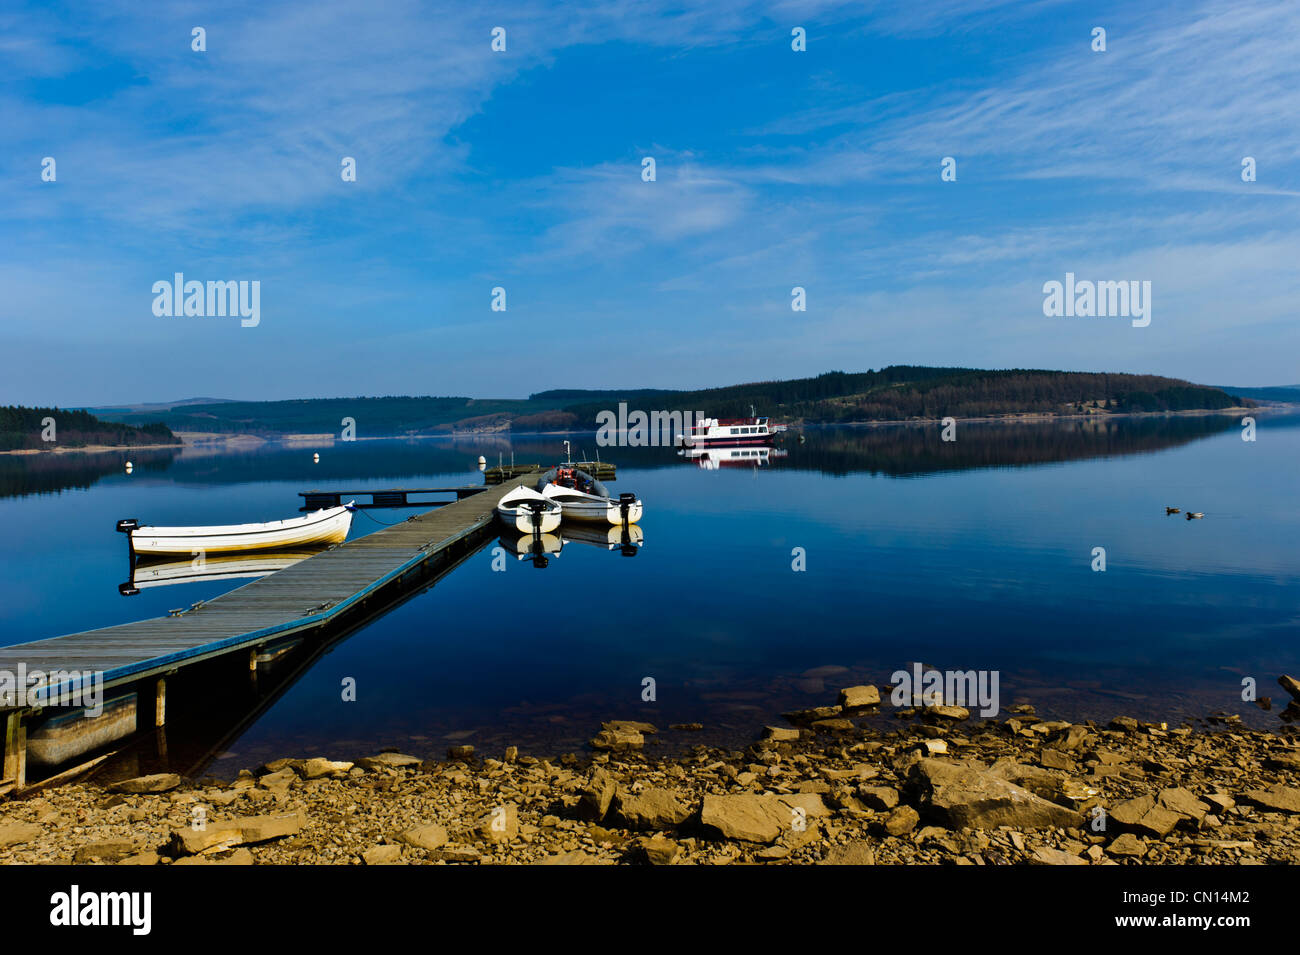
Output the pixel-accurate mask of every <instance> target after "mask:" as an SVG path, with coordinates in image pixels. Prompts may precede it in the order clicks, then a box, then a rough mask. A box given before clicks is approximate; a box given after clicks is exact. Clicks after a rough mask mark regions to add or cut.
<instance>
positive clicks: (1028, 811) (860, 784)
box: [0, 678, 1300, 865]
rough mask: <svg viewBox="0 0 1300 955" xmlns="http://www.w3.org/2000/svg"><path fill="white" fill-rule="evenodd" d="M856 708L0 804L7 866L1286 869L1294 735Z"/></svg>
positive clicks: (66, 791)
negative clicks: (738, 743)
mask: <svg viewBox="0 0 1300 955" xmlns="http://www.w3.org/2000/svg"><path fill="white" fill-rule="evenodd" d="M1284 679H1287V678H1284ZM1284 685H1285V684H1284ZM873 699H875V700H877V701H878V700H879V695H878V691H877V690H876V689H875V688H874V687H850V688H846V689H845V690H844V691H842V692H841V694H840V703H839V704H836V705H830V706H825V707H820V708H817V709H812V710H805V711H800V712H796V713H789V714H786V720H787V723H788V724H789V725H786V726H772V727H767V728H765V729H764V730H762V733H761V738H758V739H756V740H755V741H754V742H753V743H752V744H751V745H749V746H748V747H747V748H746V749H744V750H743V751H731V750H724V749H716V748H710V747H705V746H697V747H694V748H693V749H691V750H689V751H687V752H686V753H684V754H681V755H678V756H671V757H669V756H665V757H651V756H647V755H646V754H645V753H643V752H642V748H643V746H644V744H645V739H646V736H648V735H652V734H654V733H656V732H658V729H657V728H656V727H654V726H652V725H650V724H648V723H644V722H637V721H628V720H612V721H610V722H607V723H605V724H604V725H603V727H602V728H601V730H600V731H599V733H597V734H596V736H595V737H594V738H593V739H592V741H591V751H590V752H588V753H586V754H584V755H582V756H578V755H574V754H569V755H566V756H563V757H560V758H558V759H537V758H533V757H529V756H527V755H520V754H519V753H518V752H517V751H516V750H515V748H514V747H509V748H507V749H505V750H504V751H503V752H500V753H475V752H474V751H473V747H469V746H461V747H452V748H451V750H450V751H449V752H448V758H447V759H446V760H437V761H430V760H421V759H419V758H417V757H413V756H407V755H404V754H401V753H395V752H385V753H379V754H377V755H371V756H363V757H361V758H357V759H355V760H354V761H340V762H334V761H331V760H328V759H324V758H319V757H317V758H313V759H280V760H275V761H273V762H271V763H269V764H266V765H264V766H260V767H258V768H257V770H256V771H248V770H245V771H243V772H241V773H240V775H239V776H238V778H236V779H234V780H233V781H222V780H217V779H213V778H208V779H204V780H186V779H182V778H181V777H179V776H175V775H172V774H159V775H155V776H146V777H140V778H138V779H134V780H125V781H120V782H116V783H109V784H105V785H100V784H98V783H96V782H94V781H91V782H79V783H73V784H70V785H63V786H60V787H57V788H52V789H48V790H44V791H38V792H35V793H33V794H31V795H29V796H27V797H24V798H20V799H16V800H11V801H9V802H6V803H0V863H5V864H66V863H78V864H80V863H114V864H145V865H152V864H164V865H193V864H222V863H225V864H254V863H256V864H312V865H315V864H344V865H348V864H369V865H376V864H421V863H437V864H457V863H465V864H595V865H603V864H619V863H625V864H646V863H649V864H658V865H663V864H729V863H763V864H841V865H852V864H873V863H875V864H957V865H998V864H1017V863H1031V864H1047V865H1089V864H1093V865H1096V864H1103V865H1104V864H1116V863H1118V864H1124V865H1132V864H1218V865H1245V864H1269V863H1273V864H1276V863H1282V864H1285V863H1297V862H1300V787H1297V786H1296V782H1297V774H1298V773H1300V728H1297V727H1295V726H1293V725H1292V724H1291V723H1289V722H1287V723H1284V724H1283V725H1281V726H1280V727H1279V728H1278V730H1277V731H1276V732H1270V731H1259V730H1252V729H1248V728H1245V727H1244V726H1242V725H1241V724H1240V723H1238V722H1237V721H1235V720H1234V719H1233V718H1227V719H1220V720H1219V724H1220V726H1221V728H1219V729H1216V730H1215V731H1212V732H1197V731H1194V730H1193V729H1191V728H1190V727H1187V726H1184V727H1178V728H1171V727H1169V726H1168V725H1166V724H1163V723H1142V722H1139V721H1137V720H1135V719H1130V718H1126V717H1118V718H1116V719H1114V720H1112V721H1111V722H1110V723H1108V724H1105V725H1102V724H1099V723H1095V722H1084V723H1069V722H1066V721H1059V720H1046V719H1040V718H1039V717H1038V716H1037V715H1036V714H1035V713H1034V709H1033V707H1031V706H1028V705H1021V706H1017V707H1014V708H1013V712H1011V713H1010V714H1008V715H1005V716H1004V717H1003V718H1000V719H993V720H986V721H979V720H972V719H971V717H970V714H969V713H968V711H966V710H965V709H963V708H961V707H957V706H942V705H940V706H927V707H920V708H916V709H911V710H900V711H898V712H897V713H896V714H895V715H896V716H898V717H899V721H898V725H897V726H896V727H893V726H890V727H888V728H881V727H879V726H878V725H877V724H878V721H874V722H872V725H863V724H862V721H860V720H859V718H860V717H864V716H869V715H871V714H876V713H878V702H877V703H873V702H871V701H872V700H873ZM1288 712H1290V710H1288ZM675 728H676V729H681V730H689V729H691V727H675Z"/></svg>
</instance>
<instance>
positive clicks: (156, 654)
mask: <svg viewBox="0 0 1300 955" xmlns="http://www.w3.org/2000/svg"><path fill="white" fill-rule="evenodd" d="M529 480H530V479H529V478H526V477H517V478H515V479H513V480H510V481H507V482H505V483H503V484H500V485H497V486H495V487H491V488H489V489H488V490H486V491H483V492H481V493H478V494H475V495H473V496H471V497H466V498H465V499H464V500H460V501H456V502H455V503H452V504H445V505H443V506H441V507H438V508H435V509H433V510H429V511H425V512H423V513H421V514H417V515H415V516H413V517H411V518H409V519H407V520H405V521H402V522H401V523H399V524H395V525H393V526H392V527H386V528H384V529H382V530H379V531H375V532H374V533H372V534H369V535H367V536H365V537H361V538H358V539H356V540H352V541H348V542H347V543H345V544H342V545H340V546H338V547H336V548H334V549H332V550H328V551H325V552H324V553H321V554H317V555H315V556H313V557H309V558H308V559H306V560H304V561H301V562H300V563H297V564H294V565H293V566H291V567H286V568H285V569H284V570H281V571H278V572H277V573H274V574H271V575H270V576H268V577H263V578H261V579H259V580H255V581H252V582H251V583H248V584H245V585H244V586H242V587H239V588H237V589H236V590H232V591H230V592H229V593H226V594H223V595H222V596H220V597H215V598H213V599H212V600H209V601H207V602H206V603H204V604H202V605H200V606H198V607H197V609H191V610H186V611H185V612H184V613H182V614H180V615H179V616H168V617H156V618H153V619H150V620H140V621H136V622H134V623H125V624H119V625H117V626H112V627H104V628H102V629H100V630H88V631H85V632H83V633H72V634H67V635H65V636H61V637H50V638H48V639H44V640H33V641H31V642H28V643H20V644H16V645H14V646H9V647H0V670H8V671H9V672H17V669H18V667H19V665H20V664H21V665H23V666H25V667H26V669H27V671H28V672H31V671H33V670H42V671H45V672H47V673H49V672H56V671H60V670H62V671H77V672H80V673H86V672H101V673H102V674H103V679H104V686H105V687H111V686H114V685H119V684H122V683H128V682H131V681H134V680H139V679H142V678H144V677H147V676H150V675H153V674H157V673H162V672H165V671H168V670H172V669H176V668H178V667H180V666H184V665H186V664H189V663H194V662H198V661H199V660H204V659H210V658H212V657H214V656H220V655H223V654H226V653H233V652H237V651H240V650H247V649H249V648H253V647H257V646H258V645H260V644H263V643H266V642H268V641H270V640H275V639H279V638H281V637H284V636H287V635H289V634H292V633H298V632H301V631H304V630H311V629H315V628H317V627H321V626H324V625H326V624H328V623H330V622H331V621H332V620H333V619H334V618H336V617H337V616H338V615H339V614H341V613H342V612H343V611H345V610H347V609H348V608H350V607H352V606H354V605H355V604H356V603H358V602H359V601H361V600H363V599H364V598H365V597H367V596H368V595H370V594H372V593H374V592H376V591H378V590H379V589H381V588H382V587H384V586H385V585H386V584H388V583H390V582H392V581H393V580H395V579H397V578H400V577H401V576H402V575H404V574H406V573H408V572H409V571H412V570H415V569H417V568H419V567H420V566H421V565H422V564H423V563H425V562H426V561H427V560H428V559H429V558H431V557H434V556H435V555H437V554H438V553H440V552H441V551H443V550H445V549H446V548H448V547H449V546H451V545H452V544H454V543H456V542H458V541H460V540H462V539H464V538H466V537H468V536H470V535H473V534H476V533H478V532H479V531H482V530H484V529H486V528H487V527H488V526H489V525H490V524H491V523H492V521H493V519H494V517H495V509H496V505H497V502H498V501H499V500H500V499H501V497H502V496H503V495H504V494H505V493H506V492H507V491H509V490H511V489H512V488H514V487H516V486H518V485H520V484H523V483H527V482H528V481H529ZM51 689H57V688H56V687H51Z"/></svg>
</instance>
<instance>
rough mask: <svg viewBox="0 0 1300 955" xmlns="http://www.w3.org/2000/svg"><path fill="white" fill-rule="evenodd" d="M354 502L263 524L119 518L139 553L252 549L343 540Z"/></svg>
mask: <svg viewBox="0 0 1300 955" xmlns="http://www.w3.org/2000/svg"><path fill="white" fill-rule="evenodd" d="M352 511H353V507H352V502H351V501H349V502H348V503H347V504H342V505H340V506H338V507H329V508H324V509H322V510H319V511H313V512H312V513H310V514H305V515H303V516H302V517H291V518H289V519H288V520H283V521H267V522H266V523H264V524H227V525H224V526H214V527H151V526H149V525H147V524H146V525H143V526H142V525H141V524H140V522H139V521H136V520H134V519H132V520H125V521H118V522H117V529H118V530H119V531H121V532H122V533H124V534H126V535H128V537H129V539H130V541H131V549H132V551H134V552H135V553H137V554H186V555H188V556H193V555H194V554H195V553H197V552H202V553H203V554H205V555H206V554H229V553H237V552H240V551H251V550H288V549H292V548H294V547H302V546H307V545H318V544H341V543H343V541H345V540H346V539H347V536H348V530H349V528H351V527H352Z"/></svg>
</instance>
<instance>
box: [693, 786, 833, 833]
mask: <svg viewBox="0 0 1300 955" xmlns="http://www.w3.org/2000/svg"><path fill="white" fill-rule="evenodd" d="M828 812H829V810H828V809H827V808H826V804H825V803H824V802H822V798H821V796H819V795H817V794H816V793H794V794H790V795H781V796H778V795H776V794H775V793H762V794H759V793H735V794H731V795H725V796H716V795H712V794H709V795H705V797H704V805H703V806H702V808H701V810H700V822H701V823H702V824H703V825H704V826H705V828H707V829H711V830H714V831H715V832H717V833H719V834H720V835H721V836H722V837H723V838H724V839H737V840H740V841H742V842H757V843H763V844H770V843H773V842H775V841H776V840H777V839H779V838H780V837H781V836H782V835H783V834H787V833H788V834H795V833H796V832H797V830H796V829H795V826H796V824H797V823H798V822H799V820H801V819H808V818H815V817H817V816H822V815H825V814H826V813H828Z"/></svg>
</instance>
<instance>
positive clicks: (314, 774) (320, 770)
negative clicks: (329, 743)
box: [295, 756, 352, 779]
mask: <svg viewBox="0 0 1300 955" xmlns="http://www.w3.org/2000/svg"><path fill="white" fill-rule="evenodd" d="M295 768H296V769H297V770H298V772H299V773H301V774H302V778H303V779H320V778H321V777H322V776H343V775H345V774H346V773H347V771H348V770H350V769H351V768H352V764H351V763H346V762H335V761H334V760H332V759H323V758H322V757H319V756H317V757H314V758H312V759H307V760H303V762H302V764H301V765H300V766H297V767H295Z"/></svg>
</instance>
